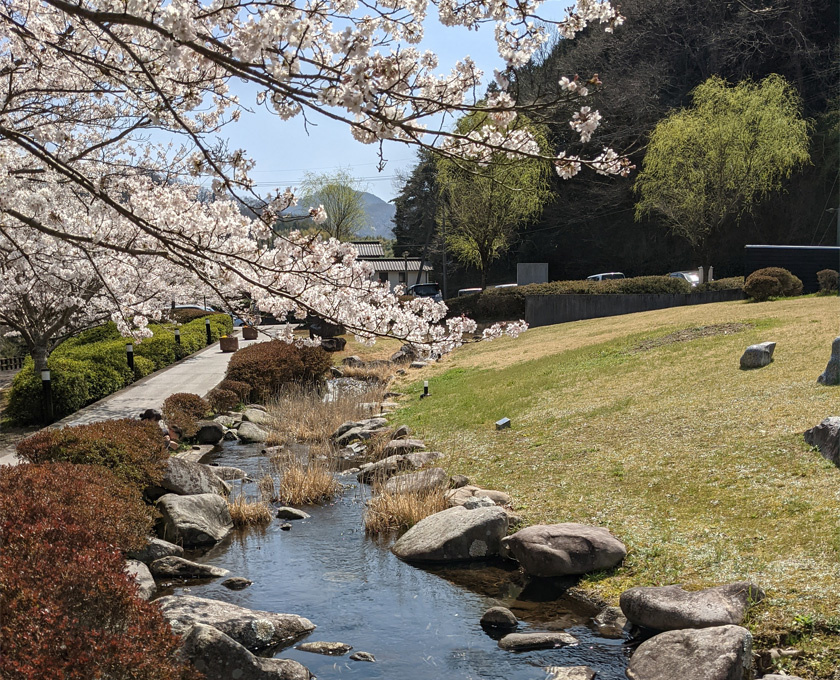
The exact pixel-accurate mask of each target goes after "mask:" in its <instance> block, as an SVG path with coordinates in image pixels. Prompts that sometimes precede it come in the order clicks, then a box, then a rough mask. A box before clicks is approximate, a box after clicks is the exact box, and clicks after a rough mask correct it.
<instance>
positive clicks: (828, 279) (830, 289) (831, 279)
mask: <svg viewBox="0 0 840 680" xmlns="http://www.w3.org/2000/svg"><path fill="white" fill-rule="evenodd" d="M838 280H840V274H839V273H838V272H837V271H836V270H834V269H821V270H820V271H818V272H817V281H819V283H820V293H836V292H837V286H838Z"/></svg>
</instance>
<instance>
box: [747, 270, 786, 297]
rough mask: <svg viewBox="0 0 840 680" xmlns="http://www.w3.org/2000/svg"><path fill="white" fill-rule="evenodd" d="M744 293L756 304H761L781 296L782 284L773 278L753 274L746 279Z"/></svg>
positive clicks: (756, 273)
mask: <svg viewBox="0 0 840 680" xmlns="http://www.w3.org/2000/svg"><path fill="white" fill-rule="evenodd" d="M744 292H745V293H746V294H747V295H749V296H750V297H751V298H752V299H753V300H755V301H756V302H763V301H765V300H769V299H770V298H771V297H775V296H778V295H781V294H782V284H781V283H779V279H777V278H776V277H774V276H762V275H761V274H759V273H758V272H753V273H752V274H750V275H749V276H748V277H747V281H746V283H745V284H744Z"/></svg>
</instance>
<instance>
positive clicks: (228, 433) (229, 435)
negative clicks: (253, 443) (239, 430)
mask: <svg viewBox="0 0 840 680" xmlns="http://www.w3.org/2000/svg"><path fill="white" fill-rule="evenodd" d="M222 439H224V440H225V441H226V442H238V441H239V436H238V435H237V434H236V430H225V436H224V437H222Z"/></svg>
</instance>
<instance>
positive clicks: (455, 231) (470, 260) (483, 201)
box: [436, 112, 551, 288]
mask: <svg viewBox="0 0 840 680" xmlns="http://www.w3.org/2000/svg"><path fill="white" fill-rule="evenodd" d="M489 117H490V116H488V114H486V113H483V112H478V113H474V114H471V115H469V116H466V117H464V118H462V119H461V120H460V121H459V123H458V128H459V133H461V134H465V135H469V131H470V130H471V129H475V128H478V127H482V126H484V125H486V124H487V119H488V118H489ZM516 130H520V131H522V132H527V134H528V136H529V137H530V138H532V139H533V141H534V142H535V143H536V145H538V147H539V148H538V149H537V148H536V147H534V149H533V151H535V152H536V153H544V152H545V150H547V149H548V142H547V140H546V136H545V131H544V129H542V128H541V127H539V126H536V125H533V124H531V123H530V122H529V121H528V120H527V119H526V118H524V117H523V116H519V117H517V118H516V120H514V121H513V122H512V123H510V124H508V129H507V130H506V132H510V131H516ZM436 163H437V171H438V173H437V181H438V184H439V186H440V188H441V191H442V192H443V195H444V199H445V201H446V205H447V209H448V221H449V223H450V225H451V231H450V233H449V234H447V237H446V245H447V247H448V248H449V250H450V252H451V253H452V254H453V255H454V256H455V258H456V259H457V260H459V261H460V262H462V263H463V264H465V265H469V266H473V267H475V268H476V269H478V270H479V272H480V273H481V287H482V288H484V287H485V286H486V284H487V268H488V267H489V266H490V264H491V263H492V262H494V261H495V260H497V259H498V258H499V257H501V256H502V255H503V254H504V253H505V252H507V250H508V249H509V248H510V246H511V245H512V244H513V242H514V240H515V238H516V235H517V234H518V233H519V230H520V229H521V228H522V227H523V226H524V225H525V224H527V223H528V222H529V221H530V220H531V219H533V218H534V217H536V216H537V215H538V214H539V213H540V211H541V210H542V207H543V205H544V204H545V202H546V200H547V199H548V197H549V195H550V191H549V184H548V176H549V173H550V171H551V164H550V163H547V162H546V161H545V160H544V159H541V158H539V157H527V156H518V157H511V156H510V155H509V154H506V153H500V152H497V153H490V154H485V155H483V156H481V157H479V158H478V159H476V160H470V161H466V160H456V159H452V158H448V157H438V158H437V161H436Z"/></svg>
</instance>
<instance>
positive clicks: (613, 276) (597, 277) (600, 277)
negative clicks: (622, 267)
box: [586, 272, 625, 281]
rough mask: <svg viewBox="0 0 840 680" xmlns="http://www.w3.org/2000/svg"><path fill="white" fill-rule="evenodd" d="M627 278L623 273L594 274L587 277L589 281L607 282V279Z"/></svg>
mask: <svg viewBox="0 0 840 680" xmlns="http://www.w3.org/2000/svg"><path fill="white" fill-rule="evenodd" d="M623 278H625V276H624V274H622V273H621V272H604V273H603V274H593V275H592V276H587V277H586V280H587V281H606V280H607V279H623Z"/></svg>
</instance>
